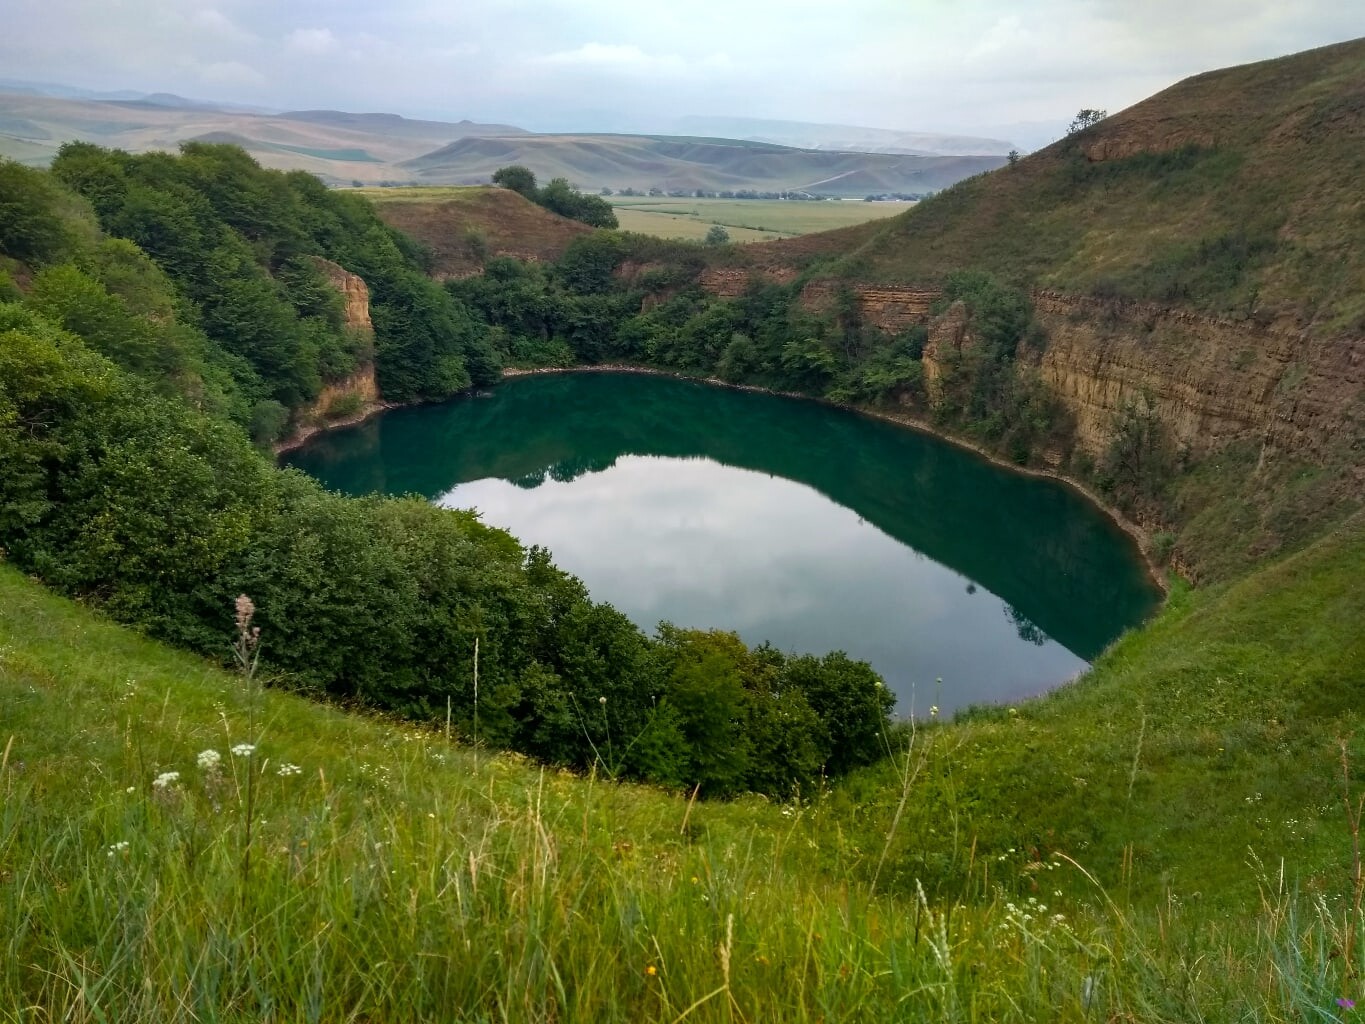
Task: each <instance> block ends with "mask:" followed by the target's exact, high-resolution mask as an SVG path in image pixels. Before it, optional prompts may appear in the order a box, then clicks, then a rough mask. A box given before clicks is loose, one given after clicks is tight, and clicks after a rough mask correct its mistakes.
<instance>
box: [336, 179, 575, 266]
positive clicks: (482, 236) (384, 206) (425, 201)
mask: <svg viewBox="0 0 1365 1024" xmlns="http://www.w3.org/2000/svg"><path fill="white" fill-rule="evenodd" d="M361 194H362V195H364V196H365V198H367V199H368V200H369V201H370V202H371V203H373V204H374V209H375V212H376V213H377V214H379V218H380V219H381V220H382V221H383V222H384V223H385V224H387V225H389V227H392V228H397V229H398V230H399V231H403V232H405V233H407V234H409V235H411V236H412V237H413V238H415V239H417V240H418V241H419V242H421V243H422V244H423V245H425V246H426V247H427V248H428V249H429V250H430V251H431V254H432V259H433V262H432V265H431V273H432V275H433V276H434V277H436V278H438V279H442V278H449V277H464V276H466V275H468V274H475V273H478V272H479V271H480V270H482V268H483V264H484V263H485V262H486V261H487V260H488V259H489V258H491V257H494V256H511V257H513V258H514V259H520V260H534V261H537V262H553V261H554V260H557V259H559V257H560V256H562V255H563V254H564V250H565V249H567V248H568V246H569V243H570V242H572V241H573V240H574V239H575V238H580V237H582V236H583V235H587V234H591V233H592V228H590V227H588V226H587V225H586V224H584V223H582V222H581V221H576V220H570V219H569V218H567V217H561V216H559V214H557V213H552V212H550V211H549V210H547V209H545V208H544V207H543V206H537V205H536V204H535V203H533V202H531V201H530V200H529V199H526V198H525V197H524V196H521V195H518V194H517V193H516V192H512V191H510V190H509V189H505V188H494V187H489V186H485V187H470V188H461V189H451V188H440V189H422V188H404V189H368V190H365V191H363V192H362V193H361Z"/></svg>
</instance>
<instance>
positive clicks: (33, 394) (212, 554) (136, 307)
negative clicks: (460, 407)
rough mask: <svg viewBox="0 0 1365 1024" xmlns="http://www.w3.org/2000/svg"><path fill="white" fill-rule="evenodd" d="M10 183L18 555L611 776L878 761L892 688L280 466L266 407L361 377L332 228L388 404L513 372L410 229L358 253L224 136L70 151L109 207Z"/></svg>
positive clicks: (358, 696)
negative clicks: (407, 249) (160, 148)
mask: <svg viewBox="0 0 1365 1024" xmlns="http://www.w3.org/2000/svg"><path fill="white" fill-rule="evenodd" d="M0 170H3V173H5V174H6V175H8V178H7V180H12V181H13V182H17V183H18V185H19V186H22V188H21V189H16V190H15V191H14V192H11V193H10V195H11V196H15V195H19V196H21V197H23V198H25V202H24V203H23V205H22V208H23V209H24V210H25V216H24V217H22V218H20V217H16V218H14V219H13V220H11V221H7V224H6V228H5V236H4V237H5V240H6V242H5V244H6V245H7V246H9V247H10V248H9V249H8V250H7V252H6V262H5V264H3V265H4V266H7V267H8V268H9V270H11V271H13V274H12V275H11V276H14V277H16V278H19V279H22V280H23V281H24V282H25V287H24V288H23V289H17V288H14V287H10V288H9V289H7V290H6V291H5V292H3V293H0V300H9V301H0V464H3V465H4V466H5V473H4V474H3V476H0V546H3V548H4V549H5V551H6V554H7V557H9V558H11V559H12V560H13V561H14V562H16V563H17V564H18V565H20V566H22V567H24V568H25V569H26V570H28V571H30V572H33V573H35V574H37V575H39V576H41V577H42V578H43V579H45V580H46V581H48V582H49V583H50V584H52V585H55V586H57V587H59V588H60V589H62V590H64V591H66V592H68V593H73V594H79V595H83V596H87V597H90V598H92V599H95V600H97V601H99V602H100V603H101V604H102V605H103V607H104V608H105V609H106V610H107V611H108V612H110V613H111V614H112V615H114V616H116V617H117V618H119V619H121V620H123V621H125V622H130V623H134V624H136V625H138V626H140V627H142V628H143V629H145V630H147V631H148V632H149V633H151V634H153V635H156V636H159V637H163V638H166V639H168V640H171V641H173V642H175V643H177V644H180V645H182V646H186V647H188V648H191V649H194V650H198V651H202V652H204V653H207V654H210V655H212V656H218V657H221V656H223V655H224V654H225V653H226V638H227V637H228V636H229V635H230V633H231V628H232V607H233V600H234V598H235V596H236V595H237V594H240V593H246V594H249V595H251V597H252V598H253V599H254V600H255V602H256V605H257V608H258V613H257V624H258V625H259V626H260V627H261V628H262V630H263V632H264V635H265V636H266V637H267V638H268V641H267V643H266V644H265V646H264V648H263V662H262V664H263V666H264V667H265V668H266V669H267V670H268V671H269V672H271V673H272V674H274V675H275V676H277V677H278V678H280V679H281V680H287V681H289V682H290V683H292V684H293V685H297V686H301V687H304V688H306V689H308V690H311V691H314V692H318V693H326V694H329V695H332V696H334V697H338V698H342V699H351V700H357V701H360V702H362V703H364V704H366V705H369V706H377V707H383V708H386V709H391V710H394V711H398V712H400V713H403V714H407V715H411V716H414V717H417V718H424V719H428V720H436V719H439V720H445V719H446V718H447V716H449V718H450V720H452V721H453V722H454V723H455V724H456V725H457V726H458V727H460V728H461V729H462V731H463V732H464V733H465V734H466V735H469V734H474V733H477V738H478V739H480V740H482V741H486V742H489V743H493V744H496V745H499V746H507V747H511V748H514V749H516V750H520V751H524V752H526V753H529V754H533V755H536V756H538V757H540V758H543V759H545V760H547V761H550V762H554V763H560V764H570V765H579V766H583V767H587V766H590V765H596V766H597V767H598V768H599V769H600V770H602V771H605V772H607V773H609V774H610V775H612V776H613V777H616V776H622V777H634V778H644V779H650V780H654V781H657V782H660V783H664V784H668V785H673V786H680V787H688V788H691V787H698V788H699V790H700V791H701V792H702V793H704V794H707V795H727V794H732V793H736V792H743V791H747V790H761V791H764V792H768V793H773V794H778V795H788V794H790V793H792V792H793V791H808V790H809V789H810V788H812V787H813V786H815V784H816V783H817V781H818V780H819V778H820V777H821V776H822V774H839V773H842V772H845V771H847V770H848V769H850V768H852V767H854V766H856V765H859V764H866V763H869V762H871V761H873V760H875V759H876V758H877V757H878V756H879V755H880V753H881V751H882V749H883V743H884V738H883V736H882V732H883V730H884V729H885V727H886V723H887V716H888V714H889V712H890V708H891V705H892V702H893V698H892V697H891V695H890V693H889V692H888V691H887V690H886V689H885V688H884V687H883V686H882V684H881V682H880V680H878V679H877V677H876V676H875V675H874V674H873V673H872V671H871V669H870V668H869V667H868V666H867V665H866V664H864V663H861V662H853V661H850V660H849V659H847V658H846V657H845V656H844V655H842V654H832V655H829V656H827V657H825V658H813V657H808V656H807V657H795V658H789V657H787V656H785V655H783V654H781V653H780V652H777V651H773V650H771V649H768V648H760V649H758V650H752V651H751V650H749V649H748V648H747V647H745V645H744V644H743V643H742V642H740V641H739V639H738V638H737V637H735V636H734V635H733V634H727V633H701V632H694V631H687V630H679V629H674V628H672V627H669V626H666V625H664V626H661V627H660V632H659V636H658V638H657V639H655V638H650V637H647V636H646V635H644V634H643V633H642V632H641V631H640V630H639V629H638V628H637V627H636V626H635V625H634V624H633V623H631V622H630V621H629V620H628V619H626V618H625V616H623V615H621V614H620V613H619V612H617V611H616V610H615V609H613V608H611V607H610V606H609V605H601V604H596V603H594V602H593V601H592V600H591V599H590V598H589V596H588V594H587V592H586V590H585V588H584V587H583V585H582V584H581V583H580V582H579V581H578V580H577V579H575V578H573V577H571V576H569V575H567V574H565V573H564V572H562V571H561V570H559V569H558V568H556V567H555V566H554V565H553V564H552V563H551V562H550V560H549V558H548V556H547V555H546V553H545V552H543V551H540V550H537V549H532V550H530V551H527V550H524V549H523V548H522V547H521V546H520V545H519V544H518V543H517V542H516V541H515V540H514V539H513V538H512V537H510V536H509V535H507V534H506V533H504V532H502V531H500V530H495V529H491V528H488V527H485V526H483V525H482V524H481V523H479V522H478V520H477V518H476V516H474V515H473V514H471V513H467V512H452V511H448V510H443V509H439V508H436V507H434V506H431V505H428V504H427V503H426V502H425V501H422V500H419V499H416V498H397V499H386V498H378V497H372V498H365V499H359V500H356V499H349V498H345V497H342V496H340V495H337V494H333V493H330V492H327V491H325V490H323V489H322V488H321V487H320V486H319V485H318V484H316V483H315V482H314V481H312V480H310V479H308V478H307V477H304V476H302V475H301V474H299V473H296V472H292V471H281V470H278V469H276V468H274V467H273V466H272V465H271V464H270V463H269V462H268V461H267V460H266V459H264V458H263V457H262V456H261V454H260V453H259V451H258V450H257V449H256V447H255V446H254V445H253V443H252V441H251V440H250V438H249V437H248V435H247V433H246V432H245V431H244V430H243V429H242V425H243V424H244V423H250V424H252V425H254V426H255V427H257V431H256V432H257V435H258V438H259V437H260V436H261V435H265V436H269V435H270V434H272V433H273V432H274V430H277V429H279V428H280V427H281V426H283V420H282V419H280V418H279V417H276V418H274V419H269V420H267V422H265V423H264V424H262V422H261V419H262V416H263V410H264V411H265V413H268V412H269V411H270V410H271V408H272V407H273V408H274V409H276V410H278V411H280V412H281V413H284V412H285V411H286V410H287V409H288V408H290V407H291V404H292V405H294V406H295V407H296V403H298V402H301V401H306V400H307V399H308V398H309V397H310V395H312V394H314V393H315V392H316V389H317V387H318V385H319V382H320V381H321V380H322V379H325V377H326V375H327V374H335V373H340V372H346V371H348V370H349V368H350V367H351V366H352V365H353V364H352V362H350V359H351V357H353V356H354V355H355V353H354V352H353V351H352V350H350V349H348V348H347V347H346V346H345V344H344V341H345V339H344V336H343V335H341V334H340V333H338V331H337V327H338V324H339V323H340V320H339V313H338V299H337V294H336V293H335V292H334V291H333V290H332V289H331V288H330V286H328V285H327V283H326V282H325V281H322V280H320V279H319V277H318V276H317V274H316V271H315V268H314V265H313V264H312V263H311V262H310V259H309V257H311V256H313V255H316V253H317V249H318V248H319V247H320V246H319V244H318V239H322V240H324V241H326V242H327V246H326V247H324V252H326V254H327V255H328V257H332V256H336V257H338V258H343V259H349V260H350V262H349V263H347V264H344V265H346V266H357V267H361V268H369V271H368V273H369V276H368V278H367V280H368V281H369V282H370V283H371V286H372V287H373V288H374V290H375V294H376V296H377V297H379V296H383V297H385V298H384V299H377V302H376V306H375V313H374V315H375V320H376V324H377V326H378V325H383V324H387V330H385V329H383V328H382V327H381V330H380V340H379V343H378V359H379V365H380V369H381V377H380V380H381V384H382V386H383V387H384V389H385V394H386V396H387V397H413V396H418V395H435V394H439V393H442V392H443V390H445V389H449V388H452V387H457V386H463V385H465V384H467V383H468V382H469V381H470V379H471V377H472V379H474V380H486V379H488V378H489V376H490V375H493V374H496V372H497V357H496V354H495V353H493V352H492V350H491V349H490V348H489V347H488V346H487V345H486V344H484V342H483V338H484V336H485V335H484V329H483V327H482V326H481V325H480V324H479V322H478V321H477V320H476V319H475V318H474V317H473V316H471V315H470V313H469V312H468V311H467V307H466V306H465V305H464V304H463V303H461V302H460V301H458V300H457V299H456V298H454V297H453V296H452V295H451V294H448V293H447V292H445V291H443V290H442V289H440V288H439V287H438V286H436V285H434V284H431V283H430V282H429V281H428V280H427V279H426V278H424V277H422V276H421V274H420V272H419V271H418V270H417V269H416V268H415V266H414V265H413V264H412V263H411V259H410V257H409V256H405V255H404V254H403V249H402V247H401V246H400V244H399V242H398V241H395V239H394V237H393V236H391V235H390V234H389V233H387V232H386V231H385V230H384V229H380V228H378V227H376V226H375V225H374V224H370V225H369V227H368V228H366V229H365V230H366V231H368V232H369V241H368V242H364V241H362V240H357V239H355V238H351V239H350V240H349V241H346V240H344V239H343V238H342V237H341V236H342V235H343V234H345V232H346V230H347V228H346V224H347V223H349V224H350V225H351V227H352V228H355V229H357V230H358V229H360V228H361V227H363V226H364V225H365V224H366V223H367V222H368V220H369V219H370V218H371V215H370V214H369V212H368V208H367V207H365V206H364V204H363V202H362V201H359V200H353V199H346V198H345V197H336V199H337V200H339V205H335V206H334V205H333V197H332V195H331V194H329V193H327V192H326V191H325V190H323V189H321V188H320V187H317V188H315V187H314V186H313V185H310V184H309V183H308V181H307V180H305V177H304V176H301V175H279V174H273V173H270V172H265V171H261V170H260V169H259V168H257V167H255V165H254V164H252V163H251V162H250V161H249V160H247V159H246V158H245V157H244V156H242V155H241V154H240V153H238V152H237V151H233V150H228V149H225V148H223V147H198V146H189V147H186V154H185V156H184V157H182V158H180V159H179V160H176V159H175V158H171V157H166V156H162V155H153V156H151V157H148V158H131V157H125V156H123V155H121V154H110V153H106V152H104V151H102V150H97V149H95V148H94V147H84V146H71V147H67V149H66V150H64V152H63V155H62V157H61V158H60V160H59V162H58V168H57V172H56V173H58V174H60V175H61V176H62V177H63V178H64V179H65V180H69V181H72V182H76V183H78V184H79V186H80V187H81V189H82V192H83V194H84V195H85V196H86V198H87V200H88V203H89V204H90V207H93V209H94V211H95V212H94V214H92V213H91V211H90V208H89V207H86V206H85V205H84V204H83V203H82V201H81V200H80V199H78V198H77V197H75V196H73V195H71V194H70V193H67V192H65V191H64V190H63V189H62V188H60V187H59V186H58V185H57V184H56V183H55V182H54V181H53V180H52V179H51V178H50V177H48V176H45V175H43V174H41V173H39V172H34V171H27V170H24V169H19V171H18V172H15V171H14V170H13V169H12V168H11V167H10V165H3V166H2V167H0ZM158 179H159V180H160V184H153V181H155V180H158ZM163 186H164V187H163ZM243 189H246V190H247V192H248V193H250V194H249V195H247V194H242V192H241V190H243ZM271 202H276V203H278V208H277V209H274V211H273V212H271V211H270V210H268V209H266V210H265V212H262V210H263V208H264V207H266V206H268V205H269V203H271ZM333 215H335V216H333ZM95 216H98V217H99V219H100V221H101V222H102V223H104V224H106V225H108V226H109V227H110V228H112V227H113V226H115V225H123V226H125V227H126V229H127V230H128V232H129V234H130V235H133V236H134V237H133V238H119V237H110V235H109V234H108V233H107V232H102V231H101V230H100V229H99V228H98V227H97V226H96V224H95V222H94V218H95ZM229 217H230V218H231V220H229V219H228V218H229ZM347 218H349V221H348V220H347ZM253 225H254V226H253ZM305 228H306V230H305ZM310 232H311V233H310ZM185 233H189V234H190V235H191V236H192V237H193V238H194V239H195V240H196V241H195V244H194V245H190V244H187V243H186V240H185V237H186V236H185ZM607 237H608V239H610V237H611V236H607ZM143 244H145V245H147V246H148V247H149V248H148V249H144V248H142V247H141V246H142V245H143ZM346 245H350V246H351V247H352V248H351V249H349V250H346V249H345V246H346ZM348 253H349V255H348ZM579 257H580V258H579V261H578V263H577V264H574V263H573V262H572V261H570V262H568V263H566V265H565V268H564V269H563V272H564V273H566V274H576V275H577V277H576V278H575V280H577V281H578V282H579V284H580V286H582V287H583V288H584V289H586V290H585V292H584V294H583V295H582V296H580V297H579V298H577V299H576V300H575V303H576V305H575V307H574V315H573V322H572V324H571V325H570V326H571V327H572V329H573V333H571V335H570V336H571V338H573V339H574V343H575V344H578V345H603V346H605V345H607V344H608V343H609V340H610V338H611V328H612V325H613V324H614V323H615V322H616V320H617V319H618V318H619V315H620V309H619V308H618V307H619V304H620V299H619V297H616V296H613V295H609V294H598V293H596V292H595V291H593V290H592V289H593V288H594V287H598V286H603V285H604V284H605V282H604V280H603V279H602V278H601V270H602V267H603V266H606V265H607V264H606V263H604V262H603V260H602V259H601V258H600V257H601V254H600V252H599V251H598V249H597V248H594V247H591V246H590V247H587V248H585V249H584V250H583V251H582V252H581V253H580V254H579ZM575 267H576V269H575ZM491 280H496V278H490V281H491ZM386 359H387V360H388V363H387V364H386V362H385V360H386ZM443 362H444V367H443V366H442V364H443ZM386 365H387V367H388V369H387V371H385V366H386ZM433 374H434V376H433ZM476 650H477V653H476ZM476 672H477V687H476V685H475V679H476Z"/></svg>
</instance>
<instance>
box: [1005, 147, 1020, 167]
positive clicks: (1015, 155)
mask: <svg viewBox="0 0 1365 1024" xmlns="http://www.w3.org/2000/svg"><path fill="white" fill-rule="evenodd" d="M1005 159H1006V160H1008V161H1009V162H1010V166H1011V167H1013V166H1014V165H1015V164H1017V163H1018V162H1019V150H1017V149H1011V150H1010V151H1009V152H1008V153H1007V154H1006V155H1005Z"/></svg>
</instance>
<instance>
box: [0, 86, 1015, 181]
mask: <svg viewBox="0 0 1365 1024" xmlns="http://www.w3.org/2000/svg"><path fill="white" fill-rule="evenodd" d="M10 88H11V89H22V88H23V87H21V86H11V87H10ZM118 95H119V97H120V98H117V99H113V98H107V97H100V98H94V97H87V96H79V95H66V96H55V95H41V94H39V92H38V91H37V90H33V89H27V90H24V91H6V89H5V88H4V87H3V86H0V156H3V157H9V158H11V159H16V160H19V161H22V162H24V163H27V164H30V165H32V166H46V165H47V164H49V163H50V162H51V161H52V159H53V157H54V156H55V155H56V153H57V150H58V148H59V147H60V146H61V144H62V143H63V142H68V141H80V142H91V143H95V144H97V145H101V146H108V147H116V148H119V149H124V150H127V151H129V152H131V153H144V152H148V151H151V150H174V149H175V148H176V147H177V146H179V145H180V144H181V143H184V142H194V141H197V142H225V143H230V144H232V145H237V146H240V147H241V148H243V149H245V150H246V151H247V152H248V153H250V154H251V155H252V156H253V157H254V158H255V159H256V160H258V161H259V162H260V163H261V165H262V166H264V167H269V168H274V169H278V170H304V171H308V172H310V173H312V174H315V175H317V176H318V177H320V178H322V179H323V180H324V181H326V182H328V183H329V184H341V185H349V184H352V183H356V182H359V183H363V184H369V185H377V184H381V183H386V184H392V183H401V184H432V185H437V184H446V185H451V184H454V185H465V184H483V183H485V182H487V181H488V179H489V177H490V176H491V175H492V173H493V172H494V171H495V170H497V169H498V168H499V167H504V166H506V165H508V164H514V163H520V164H525V165H527V166H529V167H530V168H531V169H532V170H533V171H534V172H535V173H536V174H537V176H538V177H540V178H541V179H542V180H545V181H548V180H550V179H552V178H556V177H566V178H568V179H569V180H570V181H571V182H572V183H574V184H575V185H576V186H579V187H582V188H586V189H591V190H594V191H595V190H597V189H599V188H602V187H611V188H625V187H635V188H639V189H641V190H644V189H648V188H653V187H658V188H664V189H679V188H685V189H688V190H695V189H699V188H700V189H706V190H708V191H720V190H724V189H732V190H733V189H755V190H777V191H780V190H783V189H801V188H807V187H814V186H819V187H820V189H821V191H824V192H828V193H830V194H838V195H856V196H859V197H861V196H863V195H866V194H869V193H882V192H930V191H933V190H935V189H939V188H943V187H945V186H947V185H951V184H952V183H953V182H955V181H959V180H961V179H962V178H964V177H967V176H968V175H971V174H977V173H979V172H981V171H983V170H987V169H989V168H991V167H998V166H999V165H1000V164H1001V163H1002V162H1003V157H1002V156H1000V155H999V152H1000V151H999V146H998V144H996V143H993V142H992V141H991V140H980V141H981V142H982V143H983V149H982V150H981V153H984V154H985V155H979V154H978V155H972V154H971V153H966V154H963V152H962V147H963V146H969V144H970V143H971V142H972V141H974V140H971V139H968V138H961V139H958V138H954V137H938V136H927V135H926V136H925V137H924V138H925V139H926V140H927V143H928V144H930V145H942V146H946V147H948V148H949V155H904V154H896V153H867V152H855V151H853V150H855V149H857V148H859V146H858V144H857V141H856V138H855V139H854V146H852V147H850V149H849V150H847V151H840V152H836V151H834V150H831V149H829V148H823V149H818V150H817V149H797V148H793V147H791V146H778V145H772V144H767V143H759V142H745V141H736V140H730V139H699V138H690V137H685V136H669V135H640V136H631V135H580V134H573V135H565V134H533V133H531V132H527V131H525V130H524V129H522V128H518V127H515V126H513V125H507V124H484V123H479V122H475V121H471V120H468V119H464V120H460V121H433V120H422V119H414V118H406V117H402V116H400V115H398V114H390V113H352V112H347V111H340V110H294V111H286V112H284V113H267V112H264V111H255V110H248V109H243V108H239V107H233V106H230V105H223V104H215V103H210V102H204V101H199V100H187V99H184V98H183V97H179V96H172V95H170V94H158V93H154V94H150V95H145V96H143V95H129V96H124V95H123V94H118ZM817 127H818V126H817ZM954 145H956V146H957V147H958V148H956V149H954V148H952V147H953V146H954ZM992 154H993V155H992Z"/></svg>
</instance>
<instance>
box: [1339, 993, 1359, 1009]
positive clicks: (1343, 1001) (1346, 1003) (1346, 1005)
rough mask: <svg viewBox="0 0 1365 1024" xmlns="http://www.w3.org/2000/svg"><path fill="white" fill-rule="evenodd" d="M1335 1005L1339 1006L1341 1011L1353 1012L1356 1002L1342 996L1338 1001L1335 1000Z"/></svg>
mask: <svg viewBox="0 0 1365 1024" xmlns="http://www.w3.org/2000/svg"><path fill="white" fill-rule="evenodd" d="M1337 1005H1338V1006H1340V1007H1341V1008H1342V1009H1343V1010H1354V1009H1355V1008H1356V1001H1355V1000H1354V999H1347V998H1346V997H1345V996H1342V997H1341V998H1340V999H1338V1000H1337Z"/></svg>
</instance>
